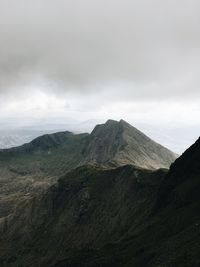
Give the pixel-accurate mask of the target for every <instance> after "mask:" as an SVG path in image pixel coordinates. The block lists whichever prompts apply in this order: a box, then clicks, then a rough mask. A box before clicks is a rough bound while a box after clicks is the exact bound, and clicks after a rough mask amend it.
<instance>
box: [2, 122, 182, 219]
mask: <svg viewBox="0 0 200 267" xmlns="http://www.w3.org/2000/svg"><path fill="white" fill-rule="evenodd" d="M176 157H177V155H175V154H174V153H173V152H171V151H169V150H168V149H166V148H164V147H162V146H161V145H159V144H157V143H155V142H154V141H152V140H151V139H149V138H148V137H147V136H145V135H144V134H143V133H141V132H140V131H138V130H137V129H135V128H134V127H132V126H131V125H129V124H128V123H126V122H125V121H122V120H121V121H120V122H117V121H112V120H109V121H107V122H106V123H105V124H102V125H98V126H96V127H95V129H94V130H93V132H92V133H91V134H73V133H70V132H59V133H55V134H49V135H44V136H41V137H38V138H36V139H34V140H33V141H32V142H30V143H28V144H25V145H23V146H20V147H16V148H12V149H5V150H0V185H1V186H0V217H3V216H6V215H8V214H9V213H10V212H12V210H13V209H14V207H15V204H16V203H18V202H19V201H21V200H22V199H25V200H26V199H28V198H30V197H31V196H32V195H33V194H38V193H40V192H41V191H44V190H46V188H48V187H49V186H50V185H52V184H53V183H55V182H56V181H57V179H58V177H59V176H61V175H62V174H63V173H66V172H68V171H70V170H72V169H74V168H76V167H78V166H83V165H85V164H90V165H98V166H101V167H103V168H111V167H112V168H114V167H118V166H123V165H126V164H132V165H134V166H137V167H140V168H147V169H158V168H168V167H169V166H170V164H171V163H172V162H173V161H174V160H175V158H176Z"/></svg>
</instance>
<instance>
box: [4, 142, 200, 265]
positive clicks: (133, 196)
mask: <svg viewBox="0 0 200 267" xmlns="http://www.w3.org/2000/svg"><path fill="white" fill-rule="evenodd" d="M199 162H200V139H199V140H198V141H197V142H196V143H195V144H194V145H193V146H192V147H190V148H189V149H188V150H187V151H186V152H185V153H184V154H183V155H182V156H181V157H180V158H178V159H177V160H176V161H175V162H174V163H173V164H172V166H171V167H170V170H169V171H167V170H164V169H160V170H147V169H142V168H138V167H135V166H133V165H126V166H122V167H118V168H112V169H105V168H102V167H101V166H99V167H98V166H95V165H94V166H81V167H78V168H76V169H74V170H72V171H70V172H68V173H67V174H66V175H64V176H62V177H61V178H60V179H59V180H58V183H56V184H55V185H53V186H51V187H50V188H48V189H47V191H46V192H43V193H41V194H40V196H39V197H31V198H30V199H28V200H26V201H23V202H22V203H21V204H19V205H18V207H17V208H16V209H15V211H14V212H13V214H11V215H9V216H7V217H6V218H2V219H1V221H0V229H1V235H0V263H1V266H6V267H14V266H21V267H25V266H30V267H35V266H41V267H47V266H48V267H66V266H70V267H98V266H101V267H160V266H165V267H188V266H191V267H198V266H200V241H199V240H200V212H199V207H200V195H199V190H200V167H199V166H200V165H199Z"/></svg>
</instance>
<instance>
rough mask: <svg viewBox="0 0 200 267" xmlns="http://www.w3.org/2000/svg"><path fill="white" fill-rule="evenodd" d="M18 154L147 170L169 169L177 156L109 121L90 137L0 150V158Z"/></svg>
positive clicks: (58, 136)
mask: <svg viewBox="0 0 200 267" xmlns="http://www.w3.org/2000/svg"><path fill="white" fill-rule="evenodd" d="M61 151H62V153H61ZM21 154H22V155H23V156H26V155H28V156H30V154H34V155H37V157H38V156H40V157H41V156H42V157H46V155H48V158H49V157H50V156H49V155H52V156H53V155H54V156H55V157H56V162H57V158H59V157H62V159H61V161H62V162H63V163H64V161H66V167H67V166H70V167H77V166H80V165H84V164H95V165H102V166H104V167H117V166H123V165H126V164H132V165H135V166H137V167H141V168H149V169H158V168H169V166H170V164H171V163H172V162H173V161H174V160H175V159H176V157H177V155H176V154H174V153H173V152H171V151H170V150H168V149H166V148H164V147H163V146H161V145H159V144H157V143H156V142H154V141H153V140H151V139H150V138H149V137H147V136H146V135H145V134H143V133H142V132H141V131H139V130H138V129H136V128H135V127H133V126H131V125H130V124H129V123H127V122H126V121H124V120H120V121H115V120H111V119H110V120H108V121H107V122H106V123H104V124H100V125H97V126H96V127H95V128H94V130H93V131H92V133H91V134H78V135H76V134H73V133H70V132H60V133H55V134H49V135H44V136H41V137H38V138H36V139H34V140H33V141H32V142H30V143H28V144H25V145H23V146H21V147H17V148H12V149H7V150H6V151H5V150H2V151H1V153H0V159H4V158H5V157H10V156H11V157H15V155H17V157H19V156H20V155H21ZM63 155H64V157H63ZM35 159H36V158H34V160H35ZM63 159H64V160H63ZM47 160H48V159H47ZM71 163H73V164H71ZM55 168H56V167H55Z"/></svg>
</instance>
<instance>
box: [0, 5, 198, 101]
mask: <svg viewBox="0 0 200 267" xmlns="http://www.w3.org/2000/svg"><path fill="white" fill-rule="evenodd" d="M199 25H200V2H199V1H198V0H190V1H187V0H177V1H174V0H173V1H172V0H169V1H160V0H150V1H149V0H123V1H122V0H117V1H116V0H107V1H106V0H101V1H99V0H84V1H81V0H73V1H72V0H65V1H64V0H59V1H53V0H48V1H47V0H40V1H39V0H34V1H33V0H18V1H12V0H0V36H1V38H0V94H1V95H2V94H4V95H5V93H10V92H11V93H13V92H19V91H23V90H24V91H27V90H31V89H30V88H33V87H34V88H35V87H37V86H38V87H40V88H41V87H42V88H43V90H47V91H48V90H49V91H51V90H53V91H54V92H56V93H60V92H63V91H67V92H69V91H70V92H76V93H77V92H78V93H84V94H90V93H96V92H99V91H101V90H104V91H106V90H107V91H109V93H108V94H109V95H112V94H113V93H114V92H115V91H116V90H117V91H118V93H117V96H119V98H121V96H123V97H124V98H125V97H127V99H130V97H132V98H133V99H135V98H141V99H144V98H160V99H165V98H173V97H181V98H184V97H185V98H188V97H191V98H192V97H194V98H196V97H199V96H200V76H199V69H200V27H199ZM33 85H34V86H33Z"/></svg>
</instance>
